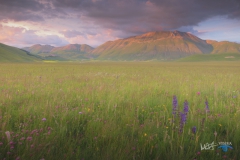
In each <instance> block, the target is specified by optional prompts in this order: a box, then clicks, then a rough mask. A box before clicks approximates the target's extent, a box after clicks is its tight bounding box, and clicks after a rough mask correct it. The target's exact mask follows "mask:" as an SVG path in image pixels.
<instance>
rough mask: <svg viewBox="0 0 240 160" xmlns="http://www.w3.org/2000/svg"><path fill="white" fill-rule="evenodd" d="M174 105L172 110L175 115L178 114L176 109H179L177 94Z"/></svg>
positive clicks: (174, 97)
mask: <svg viewBox="0 0 240 160" xmlns="http://www.w3.org/2000/svg"><path fill="white" fill-rule="evenodd" d="M172 105H173V112H172V114H173V115H174V116H175V115H176V111H177V107H178V101H177V97H176V96H175V95H174V96H173V100H172Z"/></svg>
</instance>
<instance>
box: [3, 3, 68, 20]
mask: <svg viewBox="0 0 240 160" xmlns="http://www.w3.org/2000/svg"><path fill="white" fill-rule="evenodd" d="M67 15H68V14H67V13H66V12H65V11H64V10H62V9H61V8H59V9H56V8H54V6H53V5H52V3H51V1H48V0H0V21H1V20H5V21H7V20H14V21H34V22H37V21H44V19H45V18H56V17H57V18H66V16H67Z"/></svg>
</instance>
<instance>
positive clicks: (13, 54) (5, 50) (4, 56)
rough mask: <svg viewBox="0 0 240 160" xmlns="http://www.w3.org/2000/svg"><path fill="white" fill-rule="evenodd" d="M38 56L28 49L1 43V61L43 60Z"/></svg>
mask: <svg viewBox="0 0 240 160" xmlns="http://www.w3.org/2000/svg"><path fill="white" fill-rule="evenodd" d="M41 60H42V59H41V58H40V57H38V56H35V55H32V54H30V53H29V52H27V51H24V50H21V49H18V48H15V47H11V46H8V45H5V44H2V43H0V62H32V61H41Z"/></svg>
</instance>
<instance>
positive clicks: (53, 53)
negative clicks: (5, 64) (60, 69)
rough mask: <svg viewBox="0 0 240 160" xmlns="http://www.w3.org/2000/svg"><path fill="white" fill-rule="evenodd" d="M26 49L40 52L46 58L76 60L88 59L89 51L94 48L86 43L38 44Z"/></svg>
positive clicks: (31, 51)
mask: <svg viewBox="0 0 240 160" xmlns="http://www.w3.org/2000/svg"><path fill="white" fill-rule="evenodd" d="M24 49H25V50H27V51H29V52H30V53H33V54H38V55H40V56H42V57H44V58H45V59H51V60H54V59H56V60H76V59H88V58H89V55H87V53H90V52H91V51H92V50H93V49H94V48H92V47H91V46H89V45H86V44H69V45H66V46H62V47H53V46H50V45H39V44H37V45H33V46H32V47H26V48H24Z"/></svg>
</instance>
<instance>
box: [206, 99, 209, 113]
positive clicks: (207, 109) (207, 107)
mask: <svg viewBox="0 0 240 160" xmlns="http://www.w3.org/2000/svg"><path fill="white" fill-rule="evenodd" d="M205 105H206V108H205V109H206V112H209V111H210V110H209V106H208V101H207V99H206V101H205Z"/></svg>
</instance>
